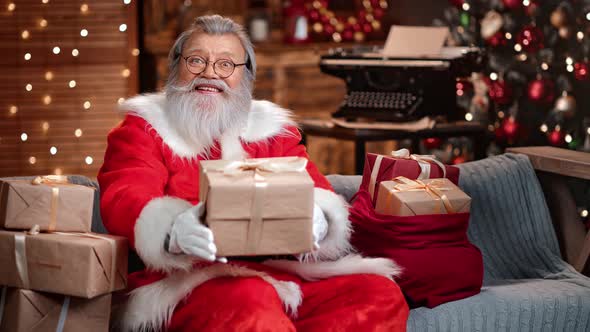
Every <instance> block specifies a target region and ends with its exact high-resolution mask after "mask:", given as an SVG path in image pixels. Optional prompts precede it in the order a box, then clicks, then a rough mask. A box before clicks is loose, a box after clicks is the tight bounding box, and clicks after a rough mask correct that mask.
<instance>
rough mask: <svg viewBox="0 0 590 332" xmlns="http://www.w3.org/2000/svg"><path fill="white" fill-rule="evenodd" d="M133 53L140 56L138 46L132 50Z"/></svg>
mask: <svg viewBox="0 0 590 332" xmlns="http://www.w3.org/2000/svg"><path fill="white" fill-rule="evenodd" d="M131 55H133V56H138V55H139V49H138V48H134V49H133V51H131Z"/></svg>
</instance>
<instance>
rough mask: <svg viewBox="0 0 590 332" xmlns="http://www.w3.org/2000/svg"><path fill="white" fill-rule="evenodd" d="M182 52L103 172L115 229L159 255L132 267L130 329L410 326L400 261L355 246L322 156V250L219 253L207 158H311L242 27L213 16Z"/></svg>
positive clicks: (141, 251) (318, 212) (133, 113)
mask: <svg viewBox="0 0 590 332" xmlns="http://www.w3.org/2000/svg"><path fill="white" fill-rule="evenodd" d="M169 60H170V77H169V80H168V84H167V86H166V88H165V92H164V93H157V94H145V95H141V96H137V97H134V98H131V99H129V100H127V101H126V102H125V103H123V105H122V109H123V110H124V111H126V112H127V114H126V117H125V119H124V120H123V122H122V123H121V124H120V125H119V126H118V127H116V128H115V129H114V130H113V131H112V132H111V133H110V134H109V137H108V148H107V151H106V154H105V158H104V164H103V166H102V168H101V169H100V172H99V174H98V180H99V182H100V187H101V192H102V197H101V212H102V217H103V220H104V223H105V226H106V228H107V229H108V230H109V232H111V233H112V234H117V235H122V236H125V237H127V238H128V239H129V241H130V245H131V247H132V248H133V249H134V250H135V251H136V252H137V254H138V255H139V256H140V258H141V259H142V261H143V262H144V263H145V265H146V270H144V271H141V272H136V273H133V274H131V275H130V276H129V288H130V290H131V293H130V296H129V299H128V300H127V302H126V304H125V305H124V307H123V309H122V310H121V312H120V313H119V315H120V316H119V322H118V324H120V325H119V328H121V329H123V330H163V329H166V330H167V331H295V330H298V331H397V330H405V326H406V319H407V315H408V308H407V305H406V303H405V301H404V298H403V296H402V294H401V292H400V289H399V287H398V286H397V284H396V283H395V282H394V281H393V280H392V279H391V277H392V274H395V273H396V272H398V270H396V268H395V265H394V264H393V263H392V262H391V261H388V260H385V259H370V258H362V257H360V256H358V255H349V254H350V253H351V247H350V244H349V238H350V232H351V230H350V223H349V221H348V210H347V206H346V203H345V202H344V200H343V199H342V198H341V197H340V196H338V195H336V194H335V193H334V192H333V191H332V188H331V186H330V184H329V183H328V181H327V180H326V178H325V177H324V176H323V175H321V174H320V173H319V172H318V170H317V168H316V166H315V165H314V164H313V163H311V162H308V164H307V171H308V173H309V174H310V176H311V177H312V179H313V180H314V182H315V192H314V201H315V208H314V217H313V219H314V226H313V233H314V240H315V241H316V250H314V251H313V252H310V253H304V254H302V255H301V256H299V258H300V260H303V261H304V262H299V261H297V260H296V259H293V260H287V261H275V262H274V263H273V261H269V262H267V263H266V264H262V263H258V262H252V261H242V260H239V259H230V260H229V262H228V260H227V259H226V258H223V257H217V256H216V250H217V249H216V247H215V244H214V238H213V234H212V232H211V231H210V230H209V229H208V228H207V227H206V226H205V225H204V224H203V220H202V216H203V205H202V204H200V203H199V201H198V197H199V192H198V190H199V172H198V165H199V160H203V159H226V160H242V159H244V158H264V157H284V156H299V157H305V158H307V157H308V156H307V153H306V152H305V148H304V147H303V146H302V145H300V144H299V141H300V139H301V137H300V134H299V132H298V130H297V128H296V124H295V123H294V122H293V120H292V119H291V114H290V113H289V112H288V111H286V110H284V109H282V108H280V107H279V106H277V105H275V104H272V103H270V102H267V101H255V100H252V89H253V82H254V78H255V74H256V61H255V58H254V51H253V47H252V44H251V42H250V40H249V39H248V37H247V35H246V34H245V32H244V30H243V28H242V27H241V26H240V25H238V24H236V23H234V22H233V21H232V20H230V19H227V18H223V17H221V16H217V15H215V16H205V17H199V18H197V19H196V21H195V23H194V24H193V26H192V27H191V28H190V29H189V30H187V31H185V32H184V33H182V34H181V35H180V36H179V37H178V39H177V40H176V42H175V44H174V46H173V47H172V49H171V51H170V55H169ZM302 258H303V259H302ZM322 264H323V265H322ZM326 264H328V265H326ZM329 264H332V265H329ZM287 271H289V272H287ZM310 280H314V281H310Z"/></svg>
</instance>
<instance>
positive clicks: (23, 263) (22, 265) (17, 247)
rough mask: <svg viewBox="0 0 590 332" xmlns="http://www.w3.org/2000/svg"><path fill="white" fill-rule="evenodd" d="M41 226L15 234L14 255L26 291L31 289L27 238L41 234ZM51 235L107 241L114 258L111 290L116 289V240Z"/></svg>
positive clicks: (90, 235) (87, 235)
mask: <svg viewBox="0 0 590 332" xmlns="http://www.w3.org/2000/svg"><path fill="white" fill-rule="evenodd" d="M39 230H40V227H39V225H35V226H33V227H31V229H30V230H29V231H27V232H24V233H18V234H14V255H15V259H16V270H17V272H18V275H19V277H20V279H21V281H22V284H23V287H22V288H24V289H29V288H30V282H29V269H28V263H27V249H26V238H27V235H31V236H35V235H37V234H39V233H40V231H39ZM49 233H50V234H59V235H65V236H78V237H89V238H93V239H99V240H105V241H107V242H108V243H109V244H110V246H111V257H112V264H111V274H110V277H111V278H110V280H109V282H110V290H111V292H112V291H114V289H115V278H116V277H117V265H118V264H117V243H116V241H115V240H114V239H111V238H108V237H105V236H100V235H96V234H91V233H75V232H72V233H64V232H49Z"/></svg>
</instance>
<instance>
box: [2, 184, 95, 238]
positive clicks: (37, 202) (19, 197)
mask: <svg viewBox="0 0 590 332" xmlns="http://www.w3.org/2000/svg"><path fill="white" fill-rule="evenodd" d="M93 202H94V189H93V188H90V187H86V186H81V185H75V184H70V183H67V177H65V176H46V177H37V178H36V179H35V180H33V181H30V180H6V179H4V180H0V227H3V228H7V229H15V230H28V229H31V227H33V226H34V225H39V227H40V229H41V230H43V231H60V232H90V227H91V223H92V206H93Z"/></svg>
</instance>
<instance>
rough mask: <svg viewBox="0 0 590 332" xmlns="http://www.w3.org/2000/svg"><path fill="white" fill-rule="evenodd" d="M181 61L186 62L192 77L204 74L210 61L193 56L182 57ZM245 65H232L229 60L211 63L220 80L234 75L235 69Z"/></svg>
mask: <svg viewBox="0 0 590 332" xmlns="http://www.w3.org/2000/svg"><path fill="white" fill-rule="evenodd" d="M183 59H184V61H186V69H188V71H190V72H191V73H192V74H194V75H199V74H201V73H202V72H204V71H205V70H206V69H207V66H208V65H209V63H211V62H210V61H207V60H205V59H203V58H201V57H200V56H195V55H189V56H186V57H183ZM245 65H246V63H233V61H231V60H227V59H219V60H217V61H215V62H213V71H214V72H215V74H217V76H219V77H220V78H228V77H230V76H231V75H232V74H233V73H234V70H235V69H236V67H238V66H245Z"/></svg>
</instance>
